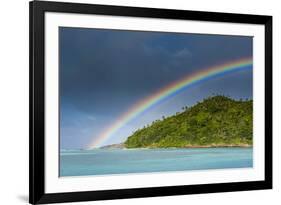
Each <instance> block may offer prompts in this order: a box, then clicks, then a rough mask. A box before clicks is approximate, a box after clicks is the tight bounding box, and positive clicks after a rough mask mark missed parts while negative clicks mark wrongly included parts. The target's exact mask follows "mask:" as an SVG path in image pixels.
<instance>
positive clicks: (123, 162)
mask: <svg viewBox="0 0 281 205" xmlns="http://www.w3.org/2000/svg"><path fill="white" fill-rule="evenodd" d="M252 166H253V149H252V148H188V149H174V148H171V149H93V150H64V151H61V153H60V176H85V175H106V174H127V173H147V172H163V171H185V170H204V169H226V168H246V167H252Z"/></svg>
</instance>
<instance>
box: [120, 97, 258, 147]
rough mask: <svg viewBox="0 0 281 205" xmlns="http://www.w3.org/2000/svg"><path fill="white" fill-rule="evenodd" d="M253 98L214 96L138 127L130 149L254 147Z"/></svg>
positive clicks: (127, 145) (127, 144) (130, 142)
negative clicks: (238, 98) (236, 99)
mask: <svg viewBox="0 0 281 205" xmlns="http://www.w3.org/2000/svg"><path fill="white" fill-rule="evenodd" d="M252 134H253V101H252V100H247V101H242V100H241V101H235V100H233V99H231V98H227V97H225V96H214V97H210V98H207V99H205V100H203V101H202V102H199V103H197V104H196V105H194V106H192V107H189V108H188V107H184V108H183V112H180V113H177V114H175V115H173V116H170V117H163V119H161V120H156V121H154V122H153V123H152V124H151V125H149V126H147V127H144V128H142V129H139V130H137V131H136V132H135V133H134V134H133V135H131V136H130V137H128V139H127V140H126V141H125V143H124V144H125V147H127V148H142V147H148V148H157V147H159V148H167V147H196V146H198V147H204V146H206V147H207V146H251V145H252Z"/></svg>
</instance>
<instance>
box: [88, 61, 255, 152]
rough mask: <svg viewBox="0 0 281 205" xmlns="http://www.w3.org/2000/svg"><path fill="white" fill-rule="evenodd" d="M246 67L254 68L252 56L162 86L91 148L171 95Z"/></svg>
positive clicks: (120, 119) (135, 105) (134, 107)
mask: <svg viewBox="0 0 281 205" xmlns="http://www.w3.org/2000/svg"><path fill="white" fill-rule="evenodd" d="M245 69H252V58H243V59H240V60H236V61H232V62H228V63H224V64H221V65H216V66H212V67H209V68H206V69H203V70H201V71H198V72H195V73H193V74H188V75H187V76H185V77H183V78H181V79H179V80H177V81H175V82H173V83H171V84H169V85H167V86H165V87H163V88H161V89H160V90H158V91H157V92H156V93H154V94H152V95H150V96H148V97H146V98H144V99H142V100H140V101H139V102H137V103H136V104H134V105H133V106H132V107H130V108H129V109H128V110H127V111H126V112H125V113H123V114H122V115H121V116H120V117H119V118H118V119H117V120H116V121H115V122H114V123H113V124H111V125H110V126H108V127H107V128H106V129H105V130H104V131H103V132H101V134H100V135H99V136H98V137H95V138H94V139H93V141H92V142H91V143H90V146H89V148H90V149H91V148H95V147H100V146H101V145H102V144H103V143H104V142H105V141H106V140H108V139H109V138H111V137H112V136H113V135H114V133H116V132H117V131H118V130H119V129H120V128H122V127H123V126H124V125H126V124H127V123H128V122H130V121H131V120H132V119H134V118H136V117H137V116H139V115H140V114H142V113H143V112H145V111H146V110H148V109H149V108H151V107H153V106H155V105H156V104H158V103H161V102H162V101H163V100H166V99H167V98H169V97H172V96H174V95H176V94H178V93H179V92H181V91H183V90H185V89H186V88H188V87H190V86H192V85H194V84H197V83H201V82H204V81H207V80H210V79H212V78H215V77H219V76H223V75H227V74H230V73H233V72H238V71H241V70H245Z"/></svg>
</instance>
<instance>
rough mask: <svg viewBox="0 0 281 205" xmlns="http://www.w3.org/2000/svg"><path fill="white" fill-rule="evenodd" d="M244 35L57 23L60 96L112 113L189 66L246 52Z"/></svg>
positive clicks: (205, 64) (190, 68)
mask: <svg viewBox="0 0 281 205" xmlns="http://www.w3.org/2000/svg"><path fill="white" fill-rule="evenodd" d="M249 39H250V37H234V36H218V35H192V34H189V35H186V34H174V33H159V32H132V31H116V30H115V31H114V30H100V29H79V28H60V51H61V52H60V55H61V56H60V57H61V58H60V59H61V61H60V74H61V76H63V78H61V79H60V80H61V96H62V98H63V99H66V100H67V101H69V100H71V101H72V103H73V105H74V106H75V107H76V108H77V109H81V110H84V111H85V112H88V111H95V110H99V111H100V109H101V105H103V107H104V108H105V109H107V110H111V111H112V112H114V111H117V110H120V109H122V108H124V107H127V106H128V104H131V103H132V102H133V101H137V100H138V99H140V98H141V97H144V96H146V95H147V94H148V93H151V92H153V91H154V90H157V89H159V88H161V87H162V86H164V85H166V84H167V83H169V82H172V81H174V80H176V79H178V78H179V77H181V76H183V75H186V74H188V73H192V72H194V71H195V70H198V69H200V68H204V67H208V66H210V65H213V64H217V63H221V62H225V61H228V60H233V59H239V58H241V57H244V56H251V55H252V47H251V41H250V40H249ZM113 99H114V100H115V105H116V106H114V107H113V106H110V105H111V103H112V102H111V101H112V100H113Z"/></svg>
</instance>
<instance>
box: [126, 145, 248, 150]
mask: <svg viewBox="0 0 281 205" xmlns="http://www.w3.org/2000/svg"><path fill="white" fill-rule="evenodd" d="M252 147H253V145H250V144H243V145H187V146H184V147H134V148H127V147H124V148H122V149H126V150H129V149H192V148H252Z"/></svg>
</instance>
